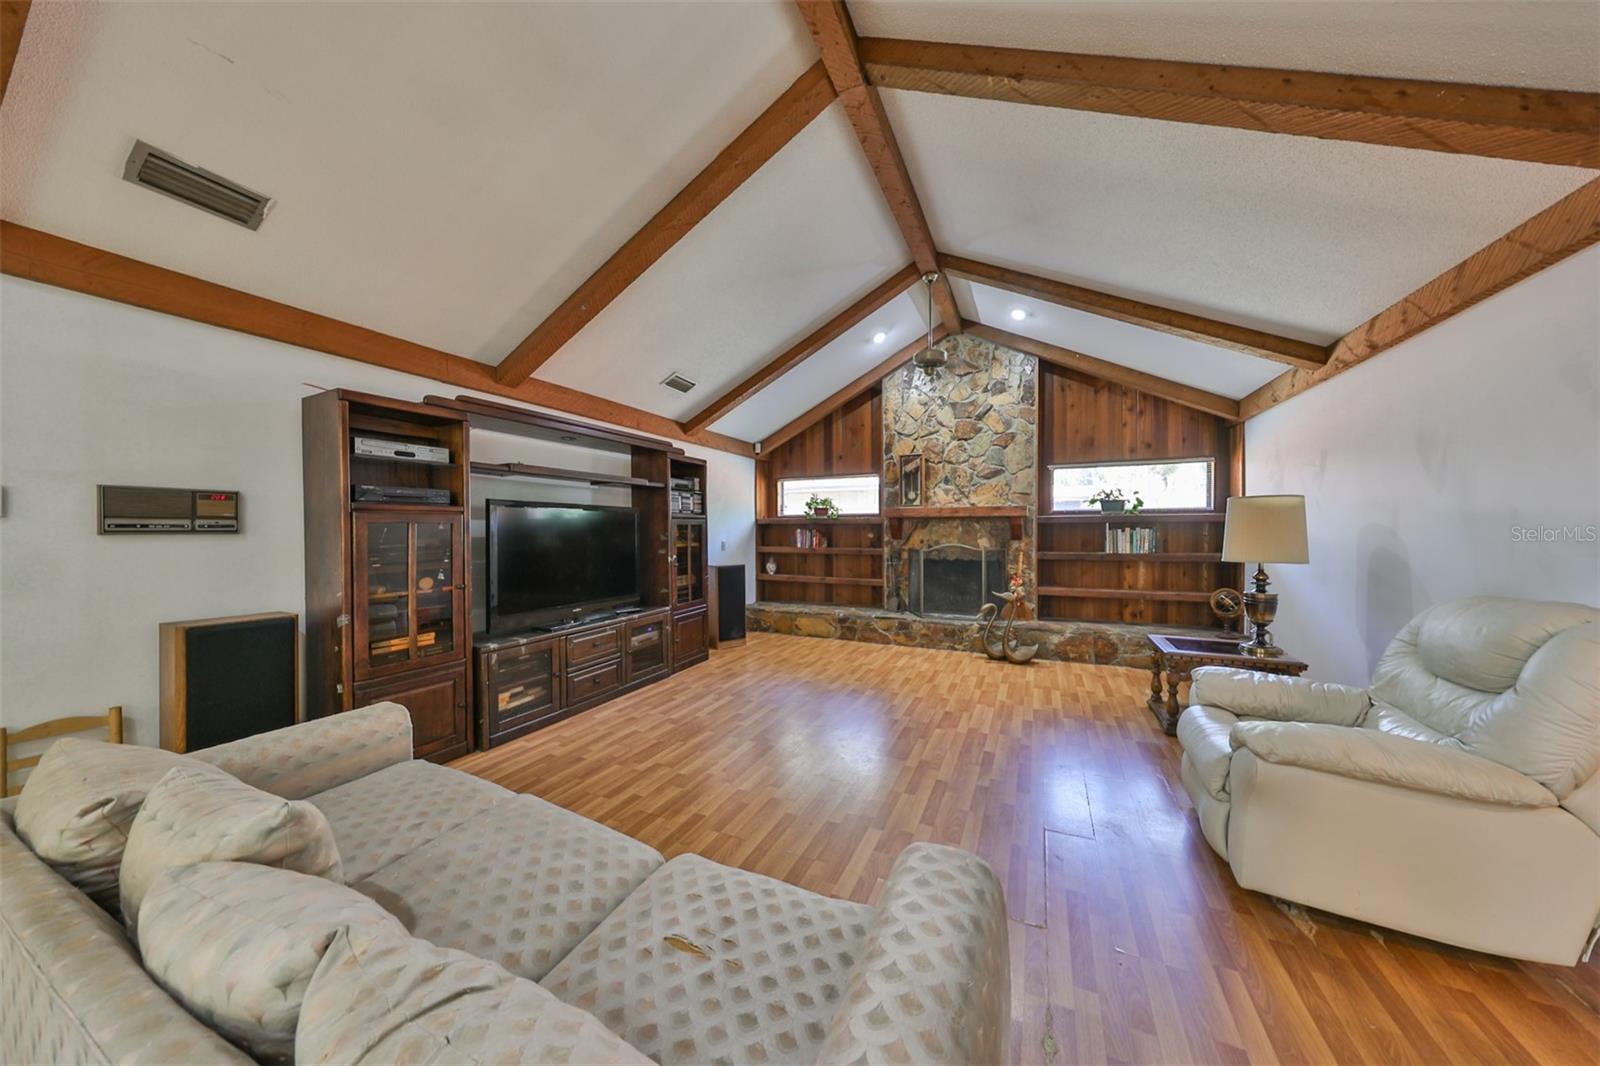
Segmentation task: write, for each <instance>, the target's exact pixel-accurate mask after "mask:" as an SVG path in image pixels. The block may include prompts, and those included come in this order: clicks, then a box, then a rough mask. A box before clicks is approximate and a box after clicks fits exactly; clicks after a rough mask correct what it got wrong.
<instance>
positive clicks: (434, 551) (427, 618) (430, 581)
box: [412, 519, 460, 659]
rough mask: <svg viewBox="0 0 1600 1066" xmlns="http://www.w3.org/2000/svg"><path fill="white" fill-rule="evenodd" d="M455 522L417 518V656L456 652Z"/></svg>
mask: <svg viewBox="0 0 1600 1066" xmlns="http://www.w3.org/2000/svg"><path fill="white" fill-rule="evenodd" d="M456 528H457V527H456V523H455V522H454V521H451V520H449V519H445V520H443V521H433V522H417V523H415V524H414V525H413V526H412V529H413V530H414V531H415V533H414V535H415V538H416V579H415V580H414V581H413V582H412V588H413V589H415V590H416V593H415V601H416V614H417V657H418V658H419V659H435V658H437V659H450V658H453V657H454V656H455V653H456V650H457V647H456V639H455V631H456V619H457V617H458V612H457V610H456V605H457V603H458V602H459V599H460V597H459V596H458V595H457V583H456V554H457V553H456V540H457V537H456Z"/></svg>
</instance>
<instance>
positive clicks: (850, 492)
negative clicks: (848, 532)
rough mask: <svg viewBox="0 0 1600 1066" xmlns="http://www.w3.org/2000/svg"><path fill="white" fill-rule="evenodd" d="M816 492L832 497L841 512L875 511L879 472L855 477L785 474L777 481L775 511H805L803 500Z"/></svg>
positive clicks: (792, 512) (783, 514)
mask: <svg viewBox="0 0 1600 1066" xmlns="http://www.w3.org/2000/svg"><path fill="white" fill-rule="evenodd" d="M813 493H815V494H816V495H818V496H826V497H827V498H828V499H830V500H832V501H833V503H834V506H836V507H838V508H839V513H840V514H877V513H878V475H877V474H861V475H859V476H856V477H786V478H780V479H779V480H778V514H779V516H780V517H784V518H787V517H789V516H790V515H796V516H798V515H803V514H805V513H806V501H807V500H809V499H810V498H811V495H812V494H813Z"/></svg>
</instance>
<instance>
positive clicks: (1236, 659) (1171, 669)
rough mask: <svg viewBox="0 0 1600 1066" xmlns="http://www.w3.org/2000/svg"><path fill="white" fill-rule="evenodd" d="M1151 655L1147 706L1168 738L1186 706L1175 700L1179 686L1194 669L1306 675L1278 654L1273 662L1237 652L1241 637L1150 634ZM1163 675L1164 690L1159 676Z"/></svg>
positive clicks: (1298, 663) (1297, 664) (1295, 661)
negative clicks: (1228, 669) (1204, 667)
mask: <svg viewBox="0 0 1600 1066" xmlns="http://www.w3.org/2000/svg"><path fill="white" fill-rule="evenodd" d="M1148 639H1149V641H1150V646H1151V648H1152V654H1151V656H1150V699H1149V700H1148V701H1147V702H1146V706H1148V707H1149V708H1150V713H1151V714H1153V715H1155V716H1156V721H1158V722H1160V723H1161V728H1162V729H1163V730H1165V731H1166V734H1167V736H1169V737H1170V736H1172V735H1173V734H1174V733H1176V732H1177V731H1178V715H1180V714H1182V713H1183V708H1184V706H1185V704H1183V703H1180V702H1179V700H1178V686H1179V685H1181V684H1183V683H1184V682H1186V681H1188V680H1189V674H1190V672H1191V671H1193V670H1194V668H1195V667H1197V666H1233V667H1238V668H1239V669H1241V670H1259V671H1260V672H1262V673H1265V674H1287V675H1288V676H1290V677H1298V676H1300V674H1302V673H1304V672H1305V669H1306V664H1305V663H1303V662H1301V661H1300V660H1299V659H1291V658H1289V657H1288V656H1287V655H1280V656H1278V657H1277V658H1276V659H1258V658H1256V657H1255V656H1253V655H1242V654H1240V652H1239V641H1240V640H1242V639H1244V638H1243V637H1237V636H1235V637H1191V636H1185V635H1183V634H1181V633H1151V634H1149V636H1148ZM1162 674H1166V682H1165V690H1164V691H1163V683H1162V679H1161V675H1162Z"/></svg>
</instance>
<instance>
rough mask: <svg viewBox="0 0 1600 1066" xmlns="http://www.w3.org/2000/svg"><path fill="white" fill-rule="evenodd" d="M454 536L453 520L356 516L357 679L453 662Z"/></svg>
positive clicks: (457, 645) (457, 544)
mask: <svg viewBox="0 0 1600 1066" xmlns="http://www.w3.org/2000/svg"><path fill="white" fill-rule="evenodd" d="M461 532H462V531H461V520H460V519H459V518H457V517H454V516H451V517H435V516H428V517H425V518H424V517H421V516H412V515H403V514H358V515H356V525H355V556H356V573H357V579H356V588H355V595H356V604H355V608H356V610H355V618H354V622H355V631H356V632H355V673H356V676H357V677H358V678H368V677H381V676H383V675H385V674H391V673H397V672H399V671H402V670H406V669H410V668H413V667H416V666H421V665H425V664H426V663H428V662H429V661H431V660H439V661H444V660H449V659H453V658H458V657H459V656H460V655H461V645H462V637H461V632H460V628H461V626H462V625H463V618H464V612H463V606H464V603H465V598H464V597H463V595H462V581H461V573H462V566H461Z"/></svg>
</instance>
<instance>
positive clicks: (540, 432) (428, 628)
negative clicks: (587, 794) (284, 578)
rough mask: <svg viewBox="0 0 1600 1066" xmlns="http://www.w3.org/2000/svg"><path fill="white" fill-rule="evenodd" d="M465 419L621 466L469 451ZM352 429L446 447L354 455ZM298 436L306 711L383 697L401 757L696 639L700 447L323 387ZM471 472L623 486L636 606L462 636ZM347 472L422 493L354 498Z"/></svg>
mask: <svg viewBox="0 0 1600 1066" xmlns="http://www.w3.org/2000/svg"><path fill="white" fill-rule="evenodd" d="M473 428H480V429H488V430H493V431H495V432H499V433H510V434H515V435H518V436H523V437H528V438H532V439H536V440H549V441H561V442H562V443H564V444H577V445H578V446H580V447H589V448H594V449H596V450H597V451H601V452H609V453H613V454H625V455H627V456H629V463H630V467H631V473H630V474H629V475H627V476H621V475H617V474H606V473H598V472H591V471H583V470H573V469H566V468H556V467H549V466H536V465H532V464H523V463H495V464H489V463H473V462H471V460H470V457H469V450H470V446H469V436H470V430H471V429H473ZM357 436H371V437H379V438H382V439H384V440H390V441H401V442H405V443H408V444H414V445H424V446H432V447H440V448H444V449H446V450H447V452H448V459H447V461H445V462H428V461H423V460H420V459H415V458H401V457H392V458H391V457H384V458H375V457H372V456H365V455H358V454H356V453H355V452H354V438H355V437H357ZM301 437H302V449H301V450H302V462H303V466H304V488H305V533H306V652H305V659H306V706H307V713H308V714H309V715H311V716H313V717H320V716H323V715H328V714H336V713H338V712H340V711H347V710H350V709H352V708H354V707H361V706H365V705H367V704H369V703H375V702H378V701H381V700H393V701H394V702H396V703H400V704H403V705H404V706H405V707H406V708H407V709H409V710H410V711H411V717H412V726H413V730H414V732H415V737H414V747H415V752H416V755H417V757H418V758H427V759H433V760H435V761H439V762H444V761H447V760H449V759H454V758H457V757H459V756H461V755H464V754H466V753H467V752H468V751H470V750H472V748H473V747H474V746H476V747H479V748H485V747H492V746H494V745H496V744H500V743H503V742H505V741H507V740H511V739H513V738H514V737H518V736H522V735H524V734H526V733H528V732H531V731H532V730H535V729H538V728H540V727H542V726H545V725H549V724H551V723H553V722H555V721H558V720H560V719H561V718H565V717H567V716H569V715H572V714H577V713H578V712H580V711H584V710H587V709H589V708H590V707H594V706H596V705H598V704H601V703H604V702H605V701H607V700H610V699H614V698H615V697H617V696H619V695H621V694H623V693H625V692H629V691H632V690H633V689H636V688H639V687H641V686H643V685H647V684H651V683H653V682H655V681H659V680H661V679H662V678H665V677H668V676H670V675H671V674H672V673H673V672H674V671H676V670H681V669H684V668H686V667H689V666H692V665H694V664H695V663H698V662H702V661H704V660H705V659H706V657H707V656H708V654H709V652H708V636H709V634H708V626H707V599H706V573H707V555H706V515H705V506H704V502H705V470H706V465H705V462H704V460H700V459H695V458H693V457H691V456H688V455H686V454H684V453H683V452H682V451H681V450H680V449H678V448H676V447H674V446H673V445H671V444H669V443H667V442H665V441H660V440H655V439H652V438H649V437H641V436H637V435H634V434H631V433H627V432H624V431H622V430H613V429H611V428H610V427H605V426H595V425H590V424H588V423H584V422H577V421H573V420H571V419H566V418H561V417H558V416H555V415H547V414H544V413H542V412H538V411H530V410H525V409H522V408H518V407H511V406H508V405H505V404H500V403H495V402H492V401H488V400H482V399H479V398H477V397H473V396H458V397H455V398H453V399H451V398H447V397H441V396H428V397H426V398H425V399H424V401H423V402H422V403H412V402H409V401H405V400H393V399H389V398H386V397H382V396H374V395H371V394H368V393H361V392H354V391H351V390H348V389H333V390H329V391H327V392H322V393H318V394H316V395H313V396H309V397H307V398H306V399H305V400H304V402H303V404H302V407H301ZM472 477H496V478H515V479H519V480H531V481H540V482H549V481H555V482H563V483H579V484H587V485H592V486H606V487H612V488H626V489H627V490H629V492H630V495H631V497H632V506H633V507H634V508H636V509H637V510H638V512H639V540H640V543H639V546H638V547H639V552H638V557H639V567H640V574H639V590H640V603H639V607H638V609H637V610H633V611H627V612H619V613H615V614H610V615H607V616H604V617H596V618H593V619H586V620H583V621H581V622H579V623H577V624H572V625H567V626H564V627H561V628H559V629H557V630H553V631H552V630H543V631H535V632H529V633H523V634H514V635H508V636H495V637H488V636H485V635H481V634H480V635H477V636H473V635H472V633H471V632H470V631H471V628H472V626H471V623H470V619H471V617H472V598H471V594H470V592H471V590H470V588H469V584H470V578H471V574H472V566H471V551H472V548H471V544H472V541H471V534H470V519H471V515H470V507H471V480H470V479H471V478H472ZM691 481H692V482H693V484H694V486H695V489H694V491H693V492H692V493H691V492H688V491H687V487H688V485H689V483H690V482H691ZM360 485H381V486H385V487H390V488H393V487H403V488H410V489H417V490H434V491H435V497H436V498H434V499H429V500H426V501H422V500H408V501H404V502H394V501H372V500H358V499H356V498H355V496H354V493H355V489H356V487H357V486H360ZM674 486H680V487H682V488H683V489H684V490H685V491H677V490H676V489H674ZM444 494H448V495H447V497H446V496H445V495H444ZM446 499H448V502H445V500H446ZM691 502H693V503H698V505H699V506H698V510H695V509H693V508H692V507H690V506H689V505H690V504H691ZM677 504H683V505H684V507H683V508H677V507H675V505H677ZM474 696H476V700H474V698H473V697H474Z"/></svg>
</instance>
